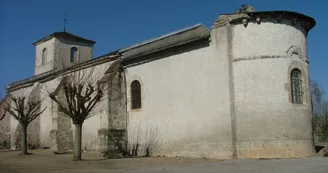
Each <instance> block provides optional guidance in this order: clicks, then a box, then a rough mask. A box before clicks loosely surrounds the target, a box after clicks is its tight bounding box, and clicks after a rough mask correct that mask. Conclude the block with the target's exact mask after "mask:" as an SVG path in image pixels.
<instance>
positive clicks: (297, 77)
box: [291, 69, 303, 103]
mask: <svg viewBox="0 0 328 173" xmlns="http://www.w3.org/2000/svg"><path fill="white" fill-rule="evenodd" d="M302 82H303V81H302V78H301V71H300V70H299V69H294V70H292V72H291V91H292V102H293V103H303V99H302V96H303V92H302Z"/></svg>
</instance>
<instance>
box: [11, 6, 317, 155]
mask: <svg viewBox="0 0 328 173" xmlns="http://www.w3.org/2000/svg"><path fill="white" fill-rule="evenodd" d="M314 25H315V21H314V19H312V18H310V17H307V16H305V15H302V14H299V13H294V12H286V11H273V12H246V13H233V14H225V15H221V16H220V17H219V18H218V20H217V21H216V22H215V23H214V25H213V26H212V27H211V30H208V29H207V28H206V27H204V26H203V25H201V24H198V25H195V26H192V27H189V28H186V29H183V30H180V31H177V32H174V33H170V34H168V35H164V36H162V37H159V38H157V39H153V40H150V41H147V42H144V43H141V44H137V45H133V46H131V47H128V48H124V49H120V50H117V51H115V52H111V53H109V54H106V55H104V56H101V57H98V58H95V59H92V60H89V59H90V58H91V56H92V45H93V44H94V42H93V41H90V40H83V39H82V38H80V37H77V36H75V37H74V36H72V35H71V34H70V35H69V36H68V35H56V34H54V35H52V36H49V37H46V38H47V39H43V40H41V41H38V42H37V43H36V45H37V46H36V57H37V58H36V67H35V69H36V76H34V77H32V78H29V79H26V80H23V81H20V82H17V83H14V84H12V85H10V86H9V87H8V92H16V91H17V90H19V89H22V88H23V89H24V88H26V87H33V86H35V85H36V84H35V83H38V84H40V85H41V86H42V88H43V89H44V90H49V88H56V87H57V86H58V83H59V82H58V81H60V80H59V79H61V77H62V76H65V75H67V74H70V73H73V72H74V71H85V70H88V69H91V68H93V69H94V70H95V72H94V74H97V75H98V76H101V80H103V81H105V82H106V88H107V89H106V90H105V94H104V97H103V98H102V100H101V102H100V103H99V104H98V105H97V107H95V108H94V109H93V111H92V115H93V116H92V117H91V118H90V119H88V120H86V121H85V123H84V125H83V133H82V134H83V144H82V145H83V146H82V147H83V149H87V150H102V149H104V148H105V147H106V133H107V132H108V131H111V130H123V131H124V132H126V133H124V140H126V141H127V142H128V145H127V146H132V145H135V144H138V146H139V147H140V148H139V149H140V150H141V152H140V154H144V153H145V150H146V148H147V147H148V146H149V144H150V143H156V148H157V149H158V150H156V153H154V154H156V155H166V156H188V157H211V158H225V159H226V158H290V157H304V156H311V155H312V154H313V153H314V150H313V145H312V136H311V116H312V115H311V105H310V95H309V72H308V63H309V60H308V57H307V41H306V38H307V35H308V32H309V31H310V29H311V28H312V27H314ZM57 42H58V44H57ZM49 46H50V47H51V46H52V47H51V48H48V47H49ZM44 47H47V49H49V52H48V54H49V56H52V57H54V58H53V59H56V58H57V59H58V61H61V62H64V63H61V64H62V65H63V66H60V67H59V68H56V63H50V65H49V63H46V64H42V63H41V62H40V60H39V59H40V58H38V57H41V56H42V50H43V48H44ZM72 47H76V48H77V49H78V50H79V54H78V56H79V60H80V61H79V62H77V64H76V65H74V64H71V63H69V56H70V50H71V48H72ZM55 57H56V58H55ZM51 61H52V59H51V58H50V59H49V60H48V61H47V62H51ZM56 61H57V60H56ZM117 64H118V65H117ZM113 69H114V70H113ZM294 69H298V70H299V71H300V72H301V80H300V81H302V83H301V84H300V85H299V86H298V87H299V88H300V89H301V90H302V95H301V96H300V97H301V100H302V102H301V103H295V102H294V101H293V98H292V97H293V95H294V94H295V91H292V89H291V88H292V87H291V86H292V85H293V84H292V81H293V80H292V79H291V73H292V70H294ZM134 81H138V83H139V84H140V98H141V99H140V106H139V107H138V108H134V107H133V105H132V102H134V101H135V100H134V99H133V98H134V97H135V96H134V95H133V92H134V91H133V90H134V89H133V88H131V86H132V85H131V84H132V83H133V82H134ZM138 91H139V90H138ZM41 93H42V94H41V95H42V96H43V97H44V98H45V100H46V101H44V105H43V106H44V107H45V106H47V110H46V111H45V112H44V113H43V114H42V115H41V116H40V118H39V120H38V122H36V125H34V127H38V128H39V130H38V131H37V130H36V131H37V134H38V135H39V138H37V139H36V140H38V143H39V144H40V146H41V147H50V148H51V149H52V150H54V151H57V152H65V151H67V150H69V149H72V143H73V142H74V140H73V139H74V137H73V134H74V133H73V131H74V126H73V125H72V123H71V121H70V120H69V119H68V118H67V117H66V116H65V115H61V114H59V113H58V111H56V106H55V105H54V103H53V102H52V101H51V100H50V99H49V98H48V97H47V94H46V92H41ZM133 100H134V101H133ZM133 104H134V103H133ZM10 125H11V127H10V128H11V134H12V136H11V145H12V148H15V147H14V143H15V131H16V130H17V122H15V120H14V119H11V123H10Z"/></svg>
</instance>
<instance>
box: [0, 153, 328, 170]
mask: <svg viewBox="0 0 328 173" xmlns="http://www.w3.org/2000/svg"><path fill="white" fill-rule="evenodd" d="M30 152H32V153H33V155H28V156H20V155H19V152H18V151H8V150H0V172H1V173H23V172H24V173H38V172H40V173H48V172H49V173H77V172H79V173H87V172H88V173H91V172H96V173H105V172H111V173H119V172H120V173H127V172H137V173H138V172H139V173H144V172H155V173H164V172H173V173H196V172H200V173H202V172H208V173H212V172H213V173H214V172H215V173H231V172H255V173H327V172H328V158H324V157H319V156H318V157H308V158H301V159H272V160H254V159H236V160H225V161H222V160H214V159H192V158H179V157H177V158H165V157H154V158H124V159H104V158H102V157H101V156H100V155H99V154H98V153H96V152H85V153H83V155H82V156H83V159H84V160H83V161H80V162H74V161H72V154H65V155H54V154H53V153H51V152H50V151H49V150H33V151H30Z"/></svg>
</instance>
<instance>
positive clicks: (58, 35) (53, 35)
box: [33, 32, 96, 46]
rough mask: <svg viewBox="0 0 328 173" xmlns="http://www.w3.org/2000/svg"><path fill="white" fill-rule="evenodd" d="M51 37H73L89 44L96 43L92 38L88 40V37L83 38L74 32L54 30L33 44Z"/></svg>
mask: <svg viewBox="0 0 328 173" xmlns="http://www.w3.org/2000/svg"><path fill="white" fill-rule="evenodd" d="M53 37H64V38H71V39H75V40H76V41H81V42H86V43H90V44H95V43H96V42H95V41H93V40H89V39H86V38H83V37H80V36H77V35H74V34H71V33H68V32H54V33H52V34H50V35H48V36H46V37H43V38H41V39H40V40H38V41H36V42H34V43H33V45H34V46H36V45H38V44H40V43H42V42H45V41H47V40H50V39H52V38H53Z"/></svg>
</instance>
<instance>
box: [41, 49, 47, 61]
mask: <svg viewBox="0 0 328 173" xmlns="http://www.w3.org/2000/svg"><path fill="white" fill-rule="evenodd" d="M46 63H47V49H46V48H44V49H43V50H42V58H41V64H42V65H45V64H46Z"/></svg>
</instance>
